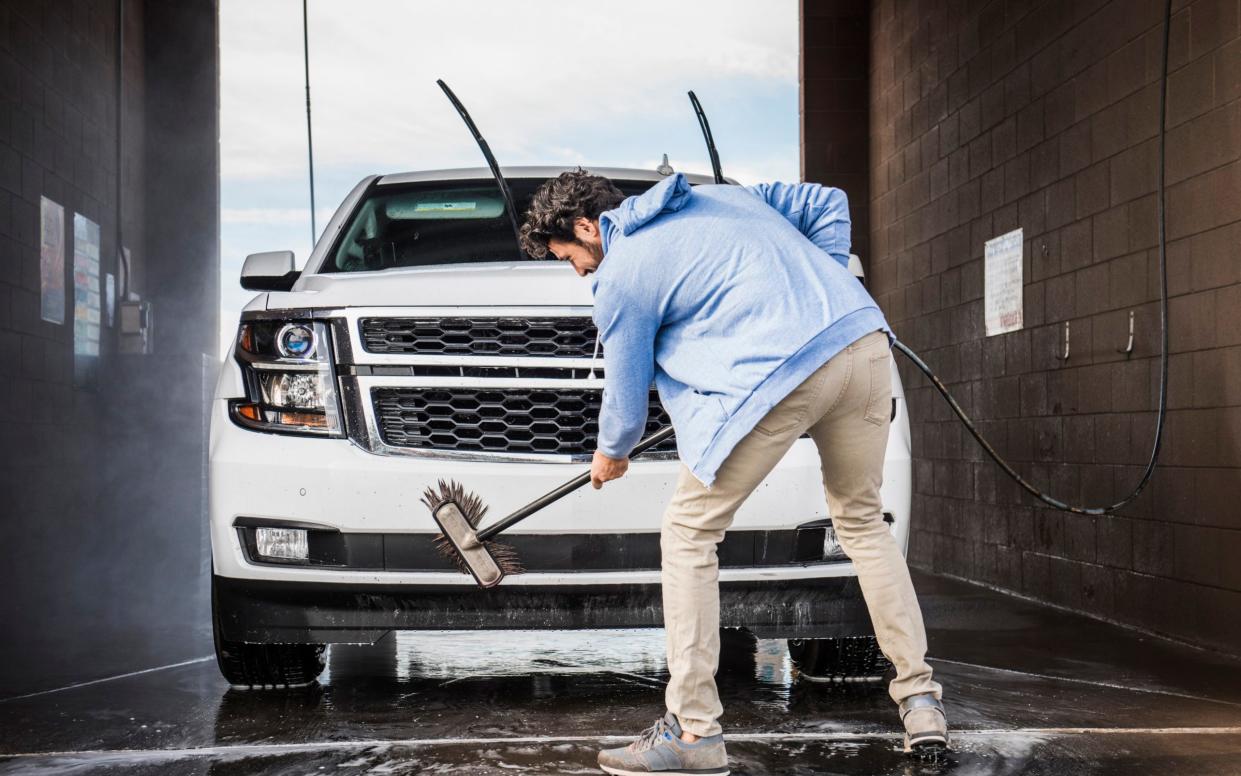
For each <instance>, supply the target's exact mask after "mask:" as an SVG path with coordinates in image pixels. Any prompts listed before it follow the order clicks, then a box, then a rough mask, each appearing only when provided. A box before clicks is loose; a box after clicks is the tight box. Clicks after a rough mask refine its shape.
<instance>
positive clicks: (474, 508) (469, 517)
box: [422, 480, 525, 574]
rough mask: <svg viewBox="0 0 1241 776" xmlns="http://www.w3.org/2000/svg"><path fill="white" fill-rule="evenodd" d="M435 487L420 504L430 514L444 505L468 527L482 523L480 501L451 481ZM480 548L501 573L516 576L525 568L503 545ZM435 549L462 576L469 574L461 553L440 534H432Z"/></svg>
mask: <svg viewBox="0 0 1241 776" xmlns="http://www.w3.org/2000/svg"><path fill="white" fill-rule="evenodd" d="M438 486H439V487H438V489H437V488H427V489H426V490H425V491H424V492H423V494H422V503H423V504H426V505H427V508H428V509H430V510H431V513H432V514H435V513H436V512H437V511H439V509H440V507H442V506H444V505H445V504H447V503H448V502H450V501H451V502H452V503H454V504H456V505H457V509H458V510H460V512H461V515H462V516H463V517H464V518H465V519H466V522H468V523H469V524H470V527H471V528H478V524H479V523H480V522H482V519H483V517H484V516H485V515H486V514H487V505H486V504H484V503H483V500H482V498H480V497H479V496H478V495H476V494H474V493H470V492H469V491H467V490H466V489H465V487H464V486H463V485H462V484H461V483H459V482H457V481H455V480H440V481H439V483H438ZM483 546H484V547H486V548H487V552H489V553H491V557H492V558H493V559H494V560H495V562H496V565H497V566H499V567H500V570H501V571H503V572H504V573H505V574H520V573H522V572H523V571H525V569H523V568H522V567H521V561H520V560H519V559H518V557H517V551H516V550H514V549H513V548H512V547H510V546H509V545H507V544H500V543H499V542H495V541H486V542H483ZM435 549H436V551H437V552H439V554H440V555H443V556H444V557H445V558H447V559H448V560H450V561H452V563H453V565H454V566H456V567H457V570H458V571H460V572H461V573H462V574H469V573H470V568H469V566H467V565H466V563H465V560H464V559H463V558H462V557H461V553H459V552H457V548H456V547H454V546H453V544H452V542H450V541H448V537H446V536H444V535H443V534H436V536H435Z"/></svg>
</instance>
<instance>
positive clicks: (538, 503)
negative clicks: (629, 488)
mask: <svg viewBox="0 0 1241 776" xmlns="http://www.w3.org/2000/svg"><path fill="white" fill-rule="evenodd" d="M675 433H676V431H675V429H673V428H672V426H668V427H667V428H663V429H660V430H659V431H656V432H655V433H654V434H651V435H650V436H649V437H647V438H646V439H643V440H642V441H641V442H639V443H638V444H636V445H634V448H633V450H631V451H629V457H630V458H634V457H636V456H638V455H640V454H642V453H645V452H646V451H647V450H649V449H651V448H652V447H654V446H655V445H657V444H659V443H660V442H662V441H664V440H665V439H668V438H669V437H671V436H672V435H673V434H675ZM588 482H590V472H589V471H586V472H583V473H581V474H579V475H578V476H576V477H574V478H573V479H571V480H569V481H568V482H566V483H565V484H563V485H561V486H560V487H559V488H556V489H555V490H553V491H551V492H549V493H546V494H544V495H542V496H539V497H538V498H536V499H535V500H534V501H531V502H530V503H529V504H526V505H525V506H524V507H522V508H521V509H519V510H517V511H516V512H514V513H513V514H511V515H509V516H508V517H506V518H504V519H503V520H500V521H497V522H495V523H493V524H491V525H489V526H487V527H486V528H484V529H482V530H481V531H479V532H478V540H479V541H480V542H485V541H487V540H488V539H490V538H492V537H493V536H495V535H496V534H498V533H500V532H501V531H504V530H506V529H508V528H509V527H511V526H513V525H514V524H516V523H520V522H521V521H522V520H525V519H526V518H527V517H529V516H530V515H533V514H534V513H535V512H538V511H539V510H540V509H542V508H543V507H545V506H547V505H548V504H552V503H554V502H556V501H559V500H560V499H562V498H564V497H565V496H567V495H569V494H570V493H572V492H573V491H575V490H577V489H578V488H580V487H582V486H583V485H585V484H586V483H588Z"/></svg>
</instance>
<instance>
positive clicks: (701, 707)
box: [661, 332, 940, 736]
mask: <svg viewBox="0 0 1241 776" xmlns="http://www.w3.org/2000/svg"><path fill="white" fill-rule="evenodd" d="M891 358H892V356H891V352H890V351H889V349H888V340H887V336H886V335H885V334H883V332H873V333H871V334H868V335H866V336H865V337H862V338H861V339H859V340H858V341H857V342H854V343H853V344H852V345H850V346H849V347H848V348H846V349H845V350H843V351H841V352H840V353H839V354H837V355H836V356H835V357H833V358H832V359H831V360H830V361H828V362H827V363H826V364H824V365H823V366H822V367H820V368H819V369H818V371H816V372H815V373H814V374H812V375H811V376H810V377H809V378H807V379H806V381H805V382H803V383H802V384H801V385H799V386H798V387H797V388H796V389H794V390H793V392H792V393H791V394H789V395H788V396H787V397H786V398H785V399H784V400H783V401H781V402H780V403H779V404H777V405H776V406H775V407H773V408H772V409H771V412H769V413H768V414H767V416H766V417H764V418H763V420H762V421H761V422H760V423H759V424H758V426H757V427H756V428H755V429H754V430H753V431H752V432H750V434H749V435H747V436H746V437H745V438H744V439H742V440H741V442H740V443H738V444H737V446H736V448H734V449H733V451H732V453H731V454H729V456H728V458H727V459H726V460H725V461H724V463H723V465H722V466H721V467H720V470H719V472H718V474H717V477H716V480H715V483H714V485H713V486H712V488H711V489H709V490H708V489H707V488H705V487H703V485H702V483H700V482H699V481H698V479H697V478H696V477H694V476H693V475H692V474H690V472H689V470H688V469H687V468H685V467H684V466H682V467H681V475H680V479H679V480H678V482H677V490H676V493H675V494H674V495H673V497H672V501H671V502H670V503H669V504H668V509H667V511H666V512H665V514H664V522H663V530H662V535H661V547H662V550H663V599H664V625H665V627H666V628H667V637H668V672H669V674H670V678H669V681H668V689H667V693H666V702H667V705H668V710H669V711H671V712H673V713H674V714H676V715H677V718H678V719H679V720H680V721H681V725H682V727H683V728H684V729H685V730H688V731H689V732H691V733H693V734H695V735H699V736H709V735H715V734H716V733H719V732H720V725H719V722H718V721H717V720H718V719H719V716H720V714H722V713H723V710H724V708H723V706H722V705H720V697H719V692H718V691H717V690H716V686H715V670H716V667H717V665H718V663H719V656H720V636H719V627H720V591H719V559H718V558H717V557H716V545H717V544H718V543H719V542H720V540H721V539H723V538H724V532H725V531H726V530H728V527H729V525H731V524H732V520H733V515H734V514H735V513H736V511H737V508H738V507H739V506H741V503H742V502H743V501H745V500H746V498H747V497H749V495H750V493H751V492H752V491H753V490H754V488H756V487H757V486H758V484H759V483H760V482H762V480H763V478H764V477H766V476H767V474H768V473H769V472H770V471H771V470H772V469H773V468H774V467H775V465H776V464H777V463H778V462H779V461H780V459H781V458H783V457H784V454H785V453H786V452H787V451H788V449H789V447H790V446H792V444H793V442H794V441H796V440H797V438H798V437H800V436H801V435H802V434H803V433H805V432H806V431H809V432H810V435H811V437H813V438H814V442H815V445H816V446H817V447H818V449H819V457H820V459H821V461H822V467H823V486H824V489H825V490H826V491H827V503H828V508H829V510H830V513H831V516H832V523H833V525H834V526H835V529H836V535H837V537H838V538H839V539H840V544H841V546H842V547H843V548H844V551H845V552H846V553H847V554H848V556H849V558H850V559H851V560H852V561H853V564H854V566H855V567H856V569H857V575H858V582H859V584H860V585H861V588H862V595H863V596H864V597H865V599H866V606H867V608H868V609H869V610H870V617H871V622H872V623H873V624H874V627H875V635H876V636H877V637H878V639H879V647H880V648H881V649H882V650H883V653H884V654H885V655H887V657H888V659H889V660H891V661H892V663H893V664H894V665H895V666H896V678H895V679H894V680H893V681H892V684H891V685H890V687H889V692H890V693H891V695H892V699H893V700H895V701H897V702H898V703H899V702H900V701H902V700H904V699H905V698H906V697H908V696H910V695H915V694H917V693H925V692H930V693H934V694H935V697H937V698H938V697H939V696H940V687H939V685H938V684H936V683H935V682H934V681H932V680H931V667H930V666H929V665H927V663H926V660H925V655H926V630H925V629H924V627H923V625H922V612H921V611H920V610H919V608H918V599H917V598H916V596H915V595H914V588H913V584H912V582H911V581H910V579H909V569H908V568H907V567H906V565H905V558H904V556H903V555H902V554H901V550H900V548H899V547H898V546H897V544H896V540H895V539H894V538H893V537H892V534H891V532H890V531H889V529H888V525H887V523H885V522H884V521H883V514H882V513H883V505H882V503H881V501H880V497H879V486H880V484H881V483H882V482H883V460H884V451H885V449H886V447H887V442H888V423H889V421H890V420H891V408H892V382H891V373H890V361H891Z"/></svg>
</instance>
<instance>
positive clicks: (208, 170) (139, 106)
mask: <svg viewBox="0 0 1241 776" xmlns="http://www.w3.org/2000/svg"><path fill="white" fill-rule="evenodd" d="M122 6H123V9H124V14H123V16H124V19H125V23H124V36H123V37H124V47H123V54H122V55H121V56H120V59H121V60H122V63H123V69H122V70H123V77H124V89H123V93H124V107H123V109H121V110H120V112H121V114H122V118H123V131H122V133H121V134H122V138H123V140H122V144H121V145H122V148H121V151H120V160H119V161H118V150H117V114H118V107H117V97H118V89H117V63H118V51H119V50H120V47H119V36H118V19H119V18H120V16H121V14H120V13H119V11H120V9H121V7H122ZM216 63H217V51H216V6H215V3H214V2H213V1H212V0H197V1H196V2H192V3H162V2H143V0H121V2H117V0H111V1H110V2H95V1H93V0H74V1H72V2H70V1H69V0H65V1H64V2H60V1H59V0H58V1H57V2H45V1H41V0H25V1H20V0H0V522H2V523H3V527H4V550H3V552H2V553H0V559H2V560H0V623H2V624H3V625H2V629H3V634H4V635H3V636H0V698H2V697H5V696H9V695H13V694H18V693H21V692H28V691H35V690H40V689H46V688H51V687H57V686H63V685H65V684H67V683H70V682H74V681H82V680H89V679H94V678H98V677H104V676H109V675H113V674H117V673H121V672H124V671H131V670H136V669H142V668H150V667H153V666H157V665H160V664H166V663H171V662H175V661H179V660H185V659H187V658H192V657H201V656H203V655H205V654H210V641H209V638H210V632H209V630H207V628H209V622H208V619H207V586H206V579H207V578H206V574H205V571H206V565H207V563H208V552H207V550H206V543H205V536H204V533H205V517H204V515H203V503H204V500H205V496H204V488H203V484H202V481H203V478H202V463H201V458H202V454H203V452H202V451H203V448H204V447H205V440H204V438H203V437H204V435H203V421H202V417H203V412H202V408H203V404H204V401H203V354H204V353H213V351H214V349H215V340H216V338H217V334H216V331H217V326H216V315H217V313H216V309H217V306H218V296H217V289H218V285H217V281H216V277H217V275H218V266H219V262H218V181H217V179H218V150H217V149H218V123H217V121H216V113H217V110H216V106H217V88H218V87H217V78H216ZM118 176H119V178H120V197H119V199H118V196H117V194H118V186H117V183H118ZM40 197H48V198H50V199H52V200H53V201H55V202H57V203H59V204H60V205H62V206H63V207H64V216H65V230H64V234H63V239H64V247H65V267H64V275H63V282H64V298H65V322H64V323H60V324H58V323H49V322H47V321H44V320H41V317H40V239H41V232H40ZM118 212H119V213H120V214H121V221H122V222H123V223H122V226H123V229H122V230H121V232H120V234H122V235H123V237H122V238H121V240H122V241H123V243H124V245H125V246H126V247H127V248H129V249H130V251H131V254H132V257H133V269H134V272H133V282H132V284H131V286H130V287H131V288H132V289H133V290H134V291H136V292H138V293H140V294H141V295H142V297H143V298H144V299H148V300H151V301H152V302H153V303H154V309H155V320H156V329H155V343H156V353H154V354H152V355H145V356H144V355H126V354H122V353H120V352H118V351H119V349H118V337H117V329H116V328H108V327H106V325H105V326H104V328H103V330H102V335H101V342H100V355H99V357H98V359H97V362H96V369H95V372H94V379H92V380H89V381H85V382H81V381H75V379H74V354H73V315H74V300H73V289H74V279H73V250H74V239H73V216H74V213H81V214H82V215H84V216H86V217H87V218H89V219H91V220H92V221H94V222H95V223H97V224H99V225H100V237H101V249H100V272H101V274H100V280H101V283H102V280H103V277H104V276H103V273H105V272H108V273H112V274H113V275H117V276H118V277H119V275H120V269H119V267H118V260H117V244H118V229H117V216H118ZM188 289H192V290H193V293H192V294H191V293H190V292H189V291H188ZM119 290H120V289H119V288H118V292H119Z"/></svg>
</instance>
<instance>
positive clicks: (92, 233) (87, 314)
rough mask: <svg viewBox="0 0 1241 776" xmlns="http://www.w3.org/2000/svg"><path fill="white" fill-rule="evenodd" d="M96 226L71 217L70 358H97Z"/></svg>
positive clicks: (97, 238) (97, 281) (97, 236)
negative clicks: (74, 356) (71, 349)
mask: <svg viewBox="0 0 1241 776" xmlns="http://www.w3.org/2000/svg"><path fill="white" fill-rule="evenodd" d="M100 299H101V294H100V289H99V224H97V223H95V222H94V221H92V220H90V219H89V218H87V217H86V216H84V215H82V214H81V213H74V214H73V354H74V355H77V356H97V355H99V324H100V310H101V309H102V308H103V305H102V304H101V303H100Z"/></svg>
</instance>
